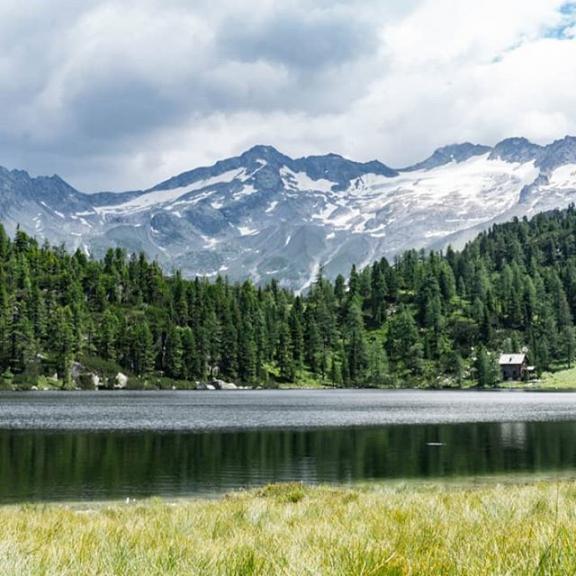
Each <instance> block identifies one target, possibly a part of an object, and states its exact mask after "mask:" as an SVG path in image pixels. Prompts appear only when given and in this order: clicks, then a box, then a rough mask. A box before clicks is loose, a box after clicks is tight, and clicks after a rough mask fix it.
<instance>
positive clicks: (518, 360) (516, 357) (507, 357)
mask: <svg viewBox="0 0 576 576" xmlns="http://www.w3.org/2000/svg"><path fill="white" fill-rule="evenodd" d="M524 362H526V354H501V355H500V360H498V364H500V366H517V365H519V364H524Z"/></svg>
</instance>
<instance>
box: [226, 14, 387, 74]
mask: <svg viewBox="0 0 576 576" xmlns="http://www.w3.org/2000/svg"><path fill="white" fill-rule="evenodd" d="M220 36H221V45H222V51H223V53H224V54H225V55H226V56H227V57H228V58H232V59H241V60H247V61H257V60H269V61H271V62H275V63H278V64H282V65H285V66H288V67H291V68H296V69H298V70H305V71H310V70H312V71H315V72H317V71H319V70H322V69H323V68H325V67H327V66H334V65H338V64H340V63H342V62H348V61H350V60H355V59H357V58H360V57H362V56H365V55H366V54H368V53H370V52H373V51H374V50H376V49H377V45H378V38H377V27H376V26H375V23H374V24H372V25H371V26H368V25H367V23H365V22H360V21H358V20H355V19H350V18H349V17H348V16H347V15H344V14H342V15H341V14H340V13H338V12H336V13H332V12H328V11H325V12H320V13H319V14H316V13H314V12H310V13H309V14H305V13H304V14H302V13H285V12H282V11H280V12H278V13H277V14H275V15H274V16H273V18H271V19H267V20H264V21H260V20H255V21H248V22H246V21H244V22H242V21H240V20H229V21H226V22H225V23H224V26H223V27H222V28H221V29H220Z"/></svg>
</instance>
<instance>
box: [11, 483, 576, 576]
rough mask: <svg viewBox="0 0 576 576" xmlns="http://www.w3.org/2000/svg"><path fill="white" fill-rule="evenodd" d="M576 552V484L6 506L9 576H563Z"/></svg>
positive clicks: (286, 490)
mask: <svg viewBox="0 0 576 576" xmlns="http://www.w3.org/2000/svg"><path fill="white" fill-rule="evenodd" d="M575 543H576V484H573V483H562V484H560V485H557V484H553V483H539V484H532V485H525V486H511V485H498V486H490V487H483V488H454V487H452V488H446V487H440V486H436V487H432V486H417V487H415V486H413V485H406V486H404V487H380V488H370V489H354V490H350V489H334V488H326V487H322V488H306V487H302V486H300V485H284V486H272V487H268V488H265V489H262V490H259V491H254V492H247V493H241V494H235V495H231V496H228V497H226V498H224V499H221V500H213V501H184V502H176V503H174V502H172V503H169V502H162V501H155V500H152V501H146V502H143V503H136V504H130V505H125V504H114V505H97V506H96V505H95V506H93V507H92V508H86V507H81V506H61V505H46V506H30V505H27V506H22V507H3V508H0V573H1V574H2V575H3V576H9V575H14V576H25V575H28V574H32V575H36V574H39V575H58V576H60V575H74V576H77V575H100V574H102V575H122V576H124V575H126V576H127V575H134V576H145V575H148V574H154V575H156V574H158V575H168V574H186V575H202V576H212V575H215V576H218V575H234V576H248V575H262V576H272V575H276V574H279V575H294V576H306V575H334V576H336V575H337V576H343V575H348V574H350V575H358V576H360V575H362V576H377V575H404V574H406V575H408V574H410V575H415V576H416V575H418V576H420V575H434V576H437V575H452V574H453V575H459V576H460V575H466V574H470V575H479V574H482V575H484V574H486V575H515V574H518V575H526V574H541V575H544V574H550V575H559V574H574V573H576V546H575Z"/></svg>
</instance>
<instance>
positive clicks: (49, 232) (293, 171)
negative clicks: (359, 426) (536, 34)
mask: <svg viewBox="0 0 576 576" xmlns="http://www.w3.org/2000/svg"><path fill="white" fill-rule="evenodd" d="M0 195H1V200H0V221H2V222H3V223H4V225H5V227H6V230H7V231H8V232H9V233H10V234H14V233H15V231H16V227H17V226H18V225H20V227H21V229H22V230H23V231H25V232H27V233H28V234H29V235H32V236H34V237H37V238H38V239H39V241H43V240H45V239H46V240H48V241H50V242H51V243H52V244H54V245H58V244H60V243H62V242H64V243H65V244H66V246H67V247H68V249H69V250H75V249H77V248H80V249H81V250H82V251H83V252H85V253H86V254H89V255H91V256H94V257H96V258H102V257H104V255H105V253H106V251H107V249H108V248H110V247H113V248H114V247H120V248H124V249H126V250H128V251H129V252H141V251H142V252H144V253H146V254H147V255H148V256H149V257H150V258H152V259H155V260H157V261H158V262H159V263H160V264H161V265H162V266H163V268H164V269H165V270H167V271H171V270H172V269H174V268H178V269H180V270H181V271H182V274H183V276H184V277H193V276H195V275H197V274H198V275H201V276H209V277H215V276H216V275H217V274H223V275H226V276H228V277H229V278H231V279H233V280H245V279H247V278H250V279H252V280H253V281H254V282H255V283H256V284H258V285H261V284H262V285H263V284H265V283H266V282H269V281H270V280H272V279H275V280H277V281H278V282H279V283H280V284H281V285H282V286H285V287H288V288H291V289H294V290H298V291H302V290H304V289H306V288H309V287H310V285H311V283H312V282H313V281H314V279H315V278H316V276H317V274H318V271H319V269H320V268H321V267H322V268H323V270H324V275H325V276H326V277H327V278H329V279H332V280H334V279H335V278H336V276H337V275H338V274H347V273H348V272H349V270H350V267H351V266H352V264H356V265H357V266H358V267H359V268H361V267H364V266H367V265H368V264H370V263H371V262H373V261H374V260H379V259H380V258H382V257H386V258H388V259H392V258H394V257H395V256H396V255H398V254H400V253H402V252H403V251H405V250H409V249H420V248H425V249H440V248H445V247H446V246H447V245H448V244H452V245H453V246H458V247H462V246H463V245H464V244H465V243H466V242H467V241H468V240H471V239H473V238H474V237H475V236H476V235H477V234H478V233H479V232H481V231H483V230H485V229H487V228H489V227H490V226H491V225H493V224H494V223H497V222H503V221H507V220H511V219H512V218H514V217H524V216H528V217H532V216H533V215H534V214H537V213H540V212H545V211H549V210H551V209H556V208H566V207H567V206H568V205H570V204H571V203H573V202H574V201H575V200H576V138H572V137H566V138H565V139H563V140H558V141H556V142H554V143H552V144H549V145H548V146H538V145H536V144H533V143H531V142H529V141H528V140H525V139H523V138H511V139H508V140H504V141H503V142H500V143H499V144H497V145H496V146H494V147H488V146H480V145H474V144H468V143H467V144H457V145H451V146H446V147H444V148H440V149H439V150H437V151H436V152H434V154H433V155H432V156H431V157H430V158H428V159H427V160H425V161H423V162H420V163H418V164H416V165H414V166H411V167H407V168H402V169H392V168H390V167H388V166H387V165H385V164H383V163H381V162H379V161H372V162H366V163H360V162H354V161H352V160H349V159H346V158H343V157H342V156H339V155H337V154H328V155H325V156H310V157H306V158H299V159H293V158H290V157H288V156H286V155H285V154H282V153H281V152H279V151H278V150H276V149H274V148H272V147H270V146H256V147H254V148H251V149H250V150H248V151H246V152H244V153H243V154H241V155H240V156H237V157H234V158H229V159H226V160H223V161H220V162H217V163H216V164H214V165H213V166H210V167H203V168H197V169H194V170H190V171H188V172H184V173H182V174H180V175H178V176H176V177H173V178H170V179H168V180H166V181H165V182H162V183H160V184H157V185H156V186H154V187H152V188H150V189H148V190H142V191H133V192H125V193H99V194H92V195H90V194H84V193H81V192H79V191H77V190H75V189H74V188H73V187H71V186H69V185H68V184H67V183H66V182H64V181H63V180H62V179H61V178H59V177H57V176H53V177H50V178H42V177H41V178H32V177H30V176H29V175H28V174H27V173H26V172H23V171H17V170H13V171H9V170H6V169H0Z"/></svg>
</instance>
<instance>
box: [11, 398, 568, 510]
mask: <svg viewBox="0 0 576 576" xmlns="http://www.w3.org/2000/svg"><path fill="white" fill-rule="evenodd" d="M572 472H576V394H571V393H534V392H416V391H318V392H313V391H271V392H256V391H255V392H252V391H245V392H153V393H144V392H137V393H130V392H111V393H106V392H98V393H89V392H83V393H3V394H1V395H0V502H22V501H30V500H36V501H38V500H88V499H90V500H92V499H100V500H104V499H116V498H126V497H131V498H140V497H144V496H153V495H158V496H166V497H179V496H195V495H197V496H208V495H215V494H220V493H222V492H227V491H230V490H234V489H239V488H247V487H253V486H259V485H262V484H266V483H270V482H279V481H304V482H310V483H325V482H328V483H337V484H348V483H353V482H358V481H373V480H384V479H387V480H390V479H398V480H400V479H437V478H442V479H451V478H456V477H458V478H461V477H464V478H483V477H485V476H486V475H492V474H497V475H500V474H523V475H525V474H532V473H538V474H540V475H546V476H552V477H554V476H556V475H558V474H566V473H568V474H570V473H572Z"/></svg>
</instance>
